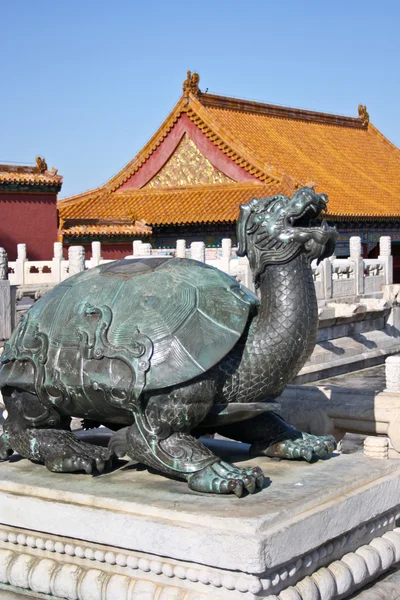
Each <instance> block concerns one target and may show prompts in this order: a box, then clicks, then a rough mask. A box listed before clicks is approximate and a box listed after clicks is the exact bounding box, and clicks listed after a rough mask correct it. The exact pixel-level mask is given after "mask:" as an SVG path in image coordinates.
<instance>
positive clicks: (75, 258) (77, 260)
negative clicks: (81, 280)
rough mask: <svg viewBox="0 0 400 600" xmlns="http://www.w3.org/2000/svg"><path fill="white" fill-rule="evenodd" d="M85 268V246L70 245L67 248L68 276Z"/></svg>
mask: <svg viewBox="0 0 400 600" xmlns="http://www.w3.org/2000/svg"><path fill="white" fill-rule="evenodd" d="M84 270H85V248H84V247H83V246H70V247H69V248H68V276H69V277H71V275H76V273H81V272H82V271H84Z"/></svg>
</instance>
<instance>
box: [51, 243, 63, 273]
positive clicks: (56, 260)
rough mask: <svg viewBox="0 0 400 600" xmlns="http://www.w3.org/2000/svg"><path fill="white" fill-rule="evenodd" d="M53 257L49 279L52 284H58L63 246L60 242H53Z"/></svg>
mask: <svg viewBox="0 0 400 600" xmlns="http://www.w3.org/2000/svg"><path fill="white" fill-rule="evenodd" d="M53 247H54V256H53V260H52V265H51V278H52V280H53V281H54V283H59V282H60V281H61V279H62V277H61V261H62V259H63V245H62V243H61V242H54V246H53Z"/></svg>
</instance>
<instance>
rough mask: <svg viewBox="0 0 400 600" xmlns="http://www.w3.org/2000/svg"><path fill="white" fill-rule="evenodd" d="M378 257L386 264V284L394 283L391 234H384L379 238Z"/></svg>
mask: <svg viewBox="0 0 400 600" xmlns="http://www.w3.org/2000/svg"><path fill="white" fill-rule="evenodd" d="M378 259H379V260H381V261H382V262H383V263H384V264H385V267H384V268H385V284H386V285H390V284H392V283H393V256H392V238H391V237H390V235H382V236H381V237H380V238H379V256H378Z"/></svg>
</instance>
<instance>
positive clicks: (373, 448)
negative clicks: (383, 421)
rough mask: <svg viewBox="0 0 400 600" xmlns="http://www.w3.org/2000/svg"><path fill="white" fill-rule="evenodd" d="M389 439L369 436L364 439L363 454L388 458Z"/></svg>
mask: <svg viewBox="0 0 400 600" xmlns="http://www.w3.org/2000/svg"><path fill="white" fill-rule="evenodd" d="M388 448H389V439H388V438H387V437H372V436H369V437H367V438H365V440H364V455H365V456H368V457H369V458H383V459H386V458H388Z"/></svg>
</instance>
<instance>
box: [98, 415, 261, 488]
mask: <svg viewBox="0 0 400 600" xmlns="http://www.w3.org/2000/svg"><path fill="white" fill-rule="evenodd" d="M159 444H160V446H161V447H162V449H163V451H164V452H166V453H167V454H168V455H169V456H170V457H171V458H172V460H174V459H175V460H176V464H177V467H178V465H179V464H183V462H184V461H185V462H186V466H187V467H188V468H190V466H191V465H196V469H197V470H194V471H193V472H188V470H187V471H186V472H182V471H179V470H175V469H172V468H169V467H167V466H166V465H165V464H163V463H162V462H161V461H160V460H159V459H158V458H157V456H156V455H155V454H154V453H153V452H152V451H151V450H150V448H149V447H148V445H147V444H146V443H145V441H144V439H143V437H142V436H141V434H140V433H139V430H138V428H137V427H136V425H132V426H131V427H126V428H125V429H120V430H119V431H117V432H116V433H115V434H114V435H113V436H112V438H111V440H110V443H109V451H110V454H111V455H116V456H118V457H120V458H122V457H123V456H125V455H128V456H130V457H131V458H132V459H133V460H136V461H138V462H140V463H143V464H145V465H147V466H149V467H152V468H154V469H155V470H157V471H159V472H161V473H164V474H165V475H172V476H174V477H178V478H180V479H183V480H186V481H187V483H188V486H189V488H190V489H191V490H195V491H197V492H205V493H213V494H231V493H234V494H236V496H238V497H239V498H240V497H241V496H242V495H243V494H244V493H245V492H246V491H247V492H248V493H250V494H253V493H254V492H255V491H256V490H257V489H259V488H262V487H263V483H264V475H263V473H262V471H261V469H260V468H259V467H254V468H245V469H243V468H240V467H236V466H235V465H232V464H230V463H228V462H225V461H223V460H221V459H220V458H218V457H217V456H215V455H214V454H213V453H212V452H211V450H209V449H208V448H206V446H204V445H203V444H202V443H201V442H200V441H199V440H197V439H196V438H194V437H193V436H191V435H190V434H187V433H182V432H179V433H178V432H175V433H172V434H171V435H170V436H169V437H167V438H165V439H163V440H160V442H159ZM201 465H204V466H201ZM178 468H179V467H178Z"/></svg>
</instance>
